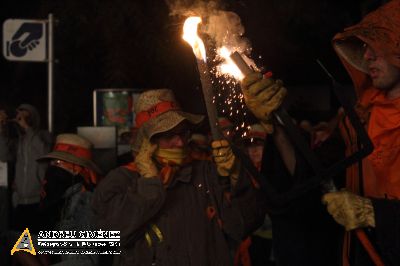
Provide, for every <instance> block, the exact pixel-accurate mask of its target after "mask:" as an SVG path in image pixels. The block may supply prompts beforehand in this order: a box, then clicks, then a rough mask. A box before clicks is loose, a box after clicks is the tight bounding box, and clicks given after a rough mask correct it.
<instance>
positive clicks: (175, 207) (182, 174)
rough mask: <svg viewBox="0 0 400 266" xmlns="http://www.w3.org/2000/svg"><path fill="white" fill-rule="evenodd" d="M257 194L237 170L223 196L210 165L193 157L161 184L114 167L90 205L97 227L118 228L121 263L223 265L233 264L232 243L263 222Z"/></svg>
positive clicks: (260, 199) (260, 203) (172, 265)
mask: <svg viewBox="0 0 400 266" xmlns="http://www.w3.org/2000/svg"><path fill="white" fill-rule="evenodd" d="M262 199H263V195H262V194H261V192H260V191H259V190H257V189H255V188H254V187H253V186H252V184H251V182H250V179H249V178H248V177H247V176H246V175H245V174H242V175H241V177H240V180H239V182H238V183H237V184H236V187H235V188H234V189H233V190H232V193H231V199H230V200H228V198H227V197H225V196H224V193H223V190H222V188H221V186H220V185H219V182H218V177H217V173H216V170H215V166H214V165H213V164H212V163H211V162H209V161H193V162H192V163H190V164H188V165H186V166H183V167H182V168H181V169H180V171H179V172H178V173H177V174H176V175H175V177H174V180H173V181H172V182H171V184H170V185H169V186H168V188H166V189H165V188H164V187H163V185H162V184H161V182H160V180H159V179H158V178H141V177H140V176H139V174H138V173H137V172H133V171H131V170H128V169H126V168H124V167H120V168H117V169H115V170H113V171H111V172H110V173H109V174H108V176H107V177H106V178H105V179H104V180H103V181H102V182H101V183H100V184H99V186H98V187H97V191H96V193H95V196H94V202H93V206H94V209H95V214H96V216H97V217H96V221H97V222H98V225H99V227H100V228H101V229H105V230H120V231H121V249H122V255H121V257H120V260H121V261H120V265H130V266H136V265H163V266H188V265H192V266H193V265H194V266H196V265H198V266H205V265H215V266H224V265H232V262H233V260H232V256H231V254H230V252H231V250H233V249H232V247H233V246H234V245H235V244H236V243H238V242H239V241H240V240H241V239H243V238H244V237H245V236H247V235H248V234H249V233H251V232H252V231H254V230H255V229H256V228H257V227H259V226H260V225H261V224H262V222H263V218H264V215H265V209H264V207H263V200H262ZM210 208H211V209H210ZM212 210H215V211H216V212H215V213H214V214H213V211H212ZM152 263H155V264H152Z"/></svg>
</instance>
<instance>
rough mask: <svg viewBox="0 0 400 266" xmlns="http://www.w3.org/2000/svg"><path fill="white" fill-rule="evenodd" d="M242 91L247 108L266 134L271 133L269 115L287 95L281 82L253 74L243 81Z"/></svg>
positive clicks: (256, 73)
mask: <svg viewBox="0 0 400 266" xmlns="http://www.w3.org/2000/svg"><path fill="white" fill-rule="evenodd" d="M242 91H243V96H244V100H245V101H246V105H247V107H248V108H249V109H250V111H251V112H252V113H253V114H254V115H255V116H256V117H257V118H258V119H259V120H260V122H261V124H262V125H263V126H264V128H265V130H266V131H267V133H272V132H273V126H272V121H271V114H272V112H273V111H275V110H276V109H278V107H279V106H280V105H281V104H282V102H283V100H284V99H285V96H286V93H287V91H286V88H284V87H283V83H282V81H281V80H276V81H275V80H274V79H272V78H267V79H265V78H263V75H262V74H261V73H258V72H255V73H251V74H249V75H247V76H246V77H245V78H244V79H243V81H242Z"/></svg>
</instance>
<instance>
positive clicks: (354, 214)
mask: <svg viewBox="0 0 400 266" xmlns="http://www.w3.org/2000/svg"><path fill="white" fill-rule="evenodd" d="M322 202H323V203H324V204H326V205H327V209H328V212H329V213H330V214H331V215H332V216H333V218H334V219H335V221H336V222H337V223H339V224H341V225H343V226H344V227H345V228H346V230H347V231H350V230H353V229H356V228H360V227H368V226H371V227H375V214H374V208H373V206H372V202H371V200H370V199H368V198H364V197H360V196H358V195H356V194H353V193H351V192H349V191H346V190H342V191H338V192H332V193H327V194H325V195H324V196H323V197H322Z"/></svg>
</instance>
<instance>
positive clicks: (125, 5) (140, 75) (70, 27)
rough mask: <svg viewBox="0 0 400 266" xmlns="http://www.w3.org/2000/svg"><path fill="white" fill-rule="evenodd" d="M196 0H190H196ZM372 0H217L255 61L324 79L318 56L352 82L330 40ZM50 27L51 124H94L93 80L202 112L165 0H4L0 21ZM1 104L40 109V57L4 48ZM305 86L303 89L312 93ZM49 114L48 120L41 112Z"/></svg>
mask: <svg viewBox="0 0 400 266" xmlns="http://www.w3.org/2000/svg"><path fill="white" fill-rule="evenodd" d="M193 2H194V1H193ZM383 2H385V1H378V0H375V1H373V0H350V1H344V0H251V1H234V0H230V1H228V0H226V1H224V2H222V6H223V8H225V9H226V10H231V11H234V12H236V13H237V14H238V15H239V16H240V17H241V19H242V23H243V25H244V27H245V29H246V33H245V36H246V37H247V38H248V39H249V40H250V41H251V43H252V47H253V57H254V58H258V56H260V55H261V56H262V59H260V60H258V62H257V63H258V64H259V65H264V66H266V67H267V68H268V69H271V70H273V72H274V74H275V76H276V77H279V78H281V79H283V80H284V82H285V84H286V86H287V87H288V89H289V91H290V88H291V87H298V86H302V87H305V88H307V87H308V86H309V87H310V90H317V89H318V87H319V86H321V87H323V86H326V84H327V83H329V82H328V80H327V78H326V75H325V74H324V73H323V72H322V71H321V69H320V68H319V66H318V65H317V64H316V63H315V60H316V59H317V58H319V59H320V60H322V61H323V62H324V64H325V65H326V66H327V67H328V68H329V69H330V71H331V72H332V73H334V75H335V76H336V77H337V79H338V80H340V81H342V82H343V83H347V84H349V83H350V81H349V80H348V77H347V76H346V73H345V71H344V69H343V67H342V66H341V64H340V62H339V60H338V58H337V56H336V54H335V53H334V51H333V49H332V47H331V39H332V37H333V36H334V34H335V33H337V32H339V31H341V30H342V29H343V28H345V27H347V26H350V25H352V24H355V23H357V22H358V21H359V20H360V19H361V18H362V16H363V15H365V13H367V12H369V11H371V10H373V9H375V8H376V7H377V6H379V5H380V4H382V3H383ZM50 12H51V13H53V14H54V16H55V18H56V19H57V20H58V22H57V25H56V27H55V37H54V38H55V39H54V43H55V57H56V59H57V61H58V63H57V64H56V65H55V97H54V109H55V114H54V116H55V121H54V129H55V132H56V133H60V132H73V131H75V128H76V126H82V125H91V124H92V108H93V107H92V91H93V89H96V88H141V89H146V88H160V87H168V88H171V89H173V90H174V91H175V92H176V94H177V97H178V99H179V100H180V102H181V103H182V105H183V108H184V109H186V110H188V111H190V112H195V113H204V112H205V109H204V104H203V101H202V98H201V97H202V95H201V91H200V90H199V86H200V81H199V77H198V73H197V68H196V62H195V59H194V56H193V54H192V52H191V48H190V47H188V46H187V44H186V43H185V42H184V41H183V40H182V39H181V30H182V23H183V21H184V19H185V18H183V17H176V16H175V17H172V16H170V15H169V9H168V6H167V4H166V3H165V2H164V1H163V0H143V1H132V0H112V1H110V0H108V1H107V0H42V1H39V0H37V1H32V0H24V1H22V0H13V1H1V4H0V21H1V23H3V22H4V21H5V20H6V19H9V18H26V19H29V18H32V19H47V16H48V13H50ZM0 70H1V75H0V79H1V89H0V104H1V105H3V106H4V105H5V106H6V107H7V108H9V109H10V110H13V109H15V107H16V106H17V105H18V104H20V103H25V102H26V103H31V104H33V105H35V106H37V107H38V108H39V110H40V112H41V114H42V117H43V118H45V115H46V111H47V64H45V63H20V62H10V61H7V60H6V59H4V57H2V56H1V59H0ZM311 94H312V91H310V95H311ZM43 120H44V121H46V119H43Z"/></svg>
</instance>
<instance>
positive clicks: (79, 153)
mask: <svg viewBox="0 0 400 266" xmlns="http://www.w3.org/2000/svg"><path fill="white" fill-rule="evenodd" d="M53 150H54V151H62V152H67V153H70V154H72V155H74V156H76V157H78V158H83V159H87V160H91V159H92V153H91V152H90V150H88V149H85V148H82V147H81V146H77V145H73V144H67V143H57V144H56V145H55V146H54V149H53Z"/></svg>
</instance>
